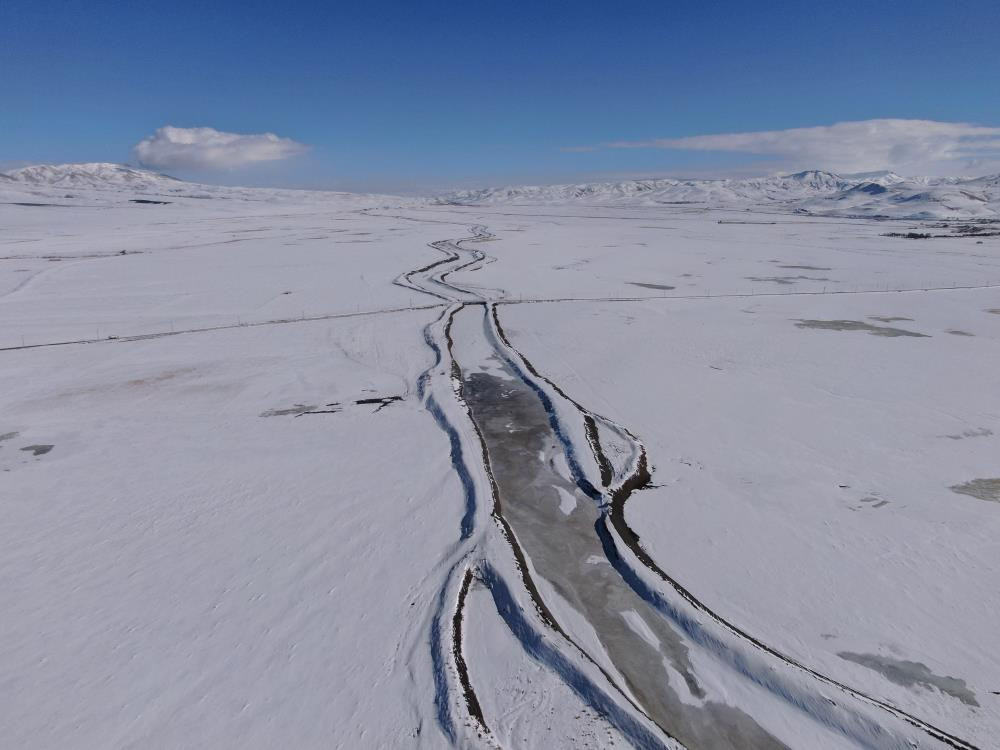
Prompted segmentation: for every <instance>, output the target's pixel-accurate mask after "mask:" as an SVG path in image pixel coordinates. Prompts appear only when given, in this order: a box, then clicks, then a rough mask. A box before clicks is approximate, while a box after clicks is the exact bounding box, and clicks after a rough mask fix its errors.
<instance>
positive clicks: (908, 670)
mask: <svg viewBox="0 0 1000 750" xmlns="http://www.w3.org/2000/svg"><path fill="white" fill-rule="evenodd" d="M837 656H839V657H840V658H841V659H844V660H846V661H851V662H854V663H855V664H860V665H861V666H862V667H866V668H868V669H872V670H874V671H876V672H880V673H881V674H882V676H883V677H885V678H886V679H887V680H889V682H894V683H895V684H897V685H902V686H903V687H913V686H914V685H920V686H921V687H925V688H932V687H933V688H937V689H938V690H940V691H941V692H942V693H944V694H946V695H950V696H951V697H952V698H957V699H958V700H960V701H962V703H964V704H965V705H967V706H978V705H979V703H978V702H976V695H975V693H973V692H972V691H971V690H970V689H969V686H968V685H966V684H965V680H960V679H958V678H957V677H944V676H941V675H936V674H934V673H933V672H931V670H930V668H928V666H927V665H926V664H921V663H920V662H918V661H907V660H906V659H891V658H889V657H888V656H879V655H878V654H855V653H851V652H850V651H839V652H838V653H837Z"/></svg>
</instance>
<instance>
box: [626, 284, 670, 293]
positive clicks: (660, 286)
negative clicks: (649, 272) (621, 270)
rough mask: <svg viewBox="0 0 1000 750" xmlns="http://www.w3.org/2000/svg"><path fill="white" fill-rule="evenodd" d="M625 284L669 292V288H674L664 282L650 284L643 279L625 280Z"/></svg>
mask: <svg viewBox="0 0 1000 750" xmlns="http://www.w3.org/2000/svg"><path fill="white" fill-rule="evenodd" d="M625 283H626V284H631V285H632V286H641V287H642V288H643V289H659V290H660V291H664V292H669V291H670V290H671V289H676V288H677V287H675V286H668V285H666V284H650V283H648V282H644V281H626V282H625Z"/></svg>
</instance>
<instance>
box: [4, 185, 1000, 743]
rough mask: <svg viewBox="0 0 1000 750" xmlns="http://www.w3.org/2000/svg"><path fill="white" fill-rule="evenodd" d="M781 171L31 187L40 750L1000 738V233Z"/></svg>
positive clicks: (7, 255)
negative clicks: (901, 216) (540, 185)
mask: <svg viewBox="0 0 1000 750" xmlns="http://www.w3.org/2000/svg"><path fill="white" fill-rule="evenodd" d="M845 180H846V181H848V182H850V181H851V180H853V181H854V183H852V184H853V185H854V186H855V187H856V186H857V185H858V184H861V185H865V184H878V185H881V186H883V187H885V188H886V192H884V193H881V192H878V191H875V190H869V191H868V192H866V193H865V196H866V197H865V199H864V200H865V201H881V202H882V203H881V205H882V206H883V208H880V209H879V210H875V209H874V208H871V207H870V208H871V210H868V209H864V210H856V209H857V205H863V204H857V205H854V204H851V205H852V206H853V207H852V208H851V210H850V211H849V212H850V213H855V214H859V215H860V214H867V215H868V217H869V218H867V219H858V218H854V219H846V218H836V217H834V216H833V215H832V214H834V213H838V212H839V213H844V212H842V211H839V208H837V207H834V208H831V207H830V206H831V205H833V204H834V203H837V205H840V204H843V202H844V201H846V200H848V199H846V198H844V199H841V198H836V197H831V196H837V195H840V194H841V193H844V192H850V191H851V190H852V189H853V188H852V185H846V186H845V184H843V183H844V182H845ZM782 181H784V183H788V185H792V187H794V193H795V195H794V196H793V197H791V198H788V199H787V200H786V199H776V198H773V197H768V195H772V196H773V195H774V194H776V193H775V191H778V190H786V189H788V190H791V189H792V187H788V186H787V185H786V187H782V184H783V183H782ZM804 182H806V183H814V186H813V187H805V188H803V187H801V183H804ZM945 182H946V181H937V182H935V183H934V184H927V185H925V187H926V189H927V190H926V191H925V192H927V191H931V193H933V195H935V196H937V195H940V194H942V193H939V192H935V191H947V190H952V189H955V190H960V191H961V190H968V189H971V188H969V186H968V184H965V183H961V185H960V186H959V187H955V185H959V183H958V182H957V181H956V182H955V184H954V185H952V186H951V187H948V186H947V185H946V184H945ZM981 182H982V183H983V187H982V191H983V194H987V193H988V194H989V196H992V197H989V198H988V199H987V201H986V204H985V205H987V206H988V207H991V208H990V210H993V211H994V212H995V209H996V204H995V195H996V193H995V187H996V186H995V184H993V186H992V187H990V181H989V180H988V179H983V180H981ZM993 182H994V183H995V179H994V181H993ZM749 183H750V181H742V182H741V186H740V187H739V190H740V191H744V192H743V193H740V194H738V195H737V192H738V191H737V192H734V188H733V187H732V186H731V185H729V186H728V187H726V190H727V191H728V192H727V193H726V195H721V194H719V195H715V196H714V197H713V196H711V195H707V194H705V193H704V189H705V188H699V189H701V190H703V193H702V198H699V201H701V202H700V203H697V204H693V203H670V202H664V201H665V199H664V198H663V197H662V196H661V198H660V199H659V200H648V198H649V195H648V192H649V191H646V190H639V191H638V192H637V193H636V194H635V195H633V196H632V197H629V196H627V195H626V194H625V193H627V192H628V191H627V190H619V191H618V197H617V198H616V199H615V200H607V199H606V198H607V189H606V186H603V187H602V186H585V188H586V189H584V190H582V191H577V192H576V193H571V192H567V191H562V192H560V190H557V189H544V190H542V189H539V190H535V191H530V190H529V191H526V190H523V189H522V190H519V191H517V193H516V194H509V195H507V197H505V198H502V199H501V197H500V196H499V193H497V192H493V193H490V192H489V191H483V192H481V193H478V194H472V193H466V194H464V195H462V196H449V197H448V201H451V202H447V201H412V200H410V201H408V200H402V199H398V198H392V197H388V196H351V195H347V194H334V193H321V192H305V191H278V190H257V189H241V188H216V187H208V186H195V185H190V184H188V183H183V182H180V181H174V180H171V179H169V178H163V177H161V176H157V175H153V174H151V173H147V172H142V171H141V170H129V169H127V168H121V167H117V166H115V165H73V166H70V167H60V168H54V169H53V168H49V169H40V168H29V169H28V170H26V171H25V170H22V171H20V172H17V173H12V174H11V175H10V176H9V177H7V178H6V179H0V243H2V244H3V251H2V253H0V255H2V256H3V257H2V258H0V295H2V296H0V323H2V325H0V348H2V350H0V357H2V358H3V368H2V369H0V378H2V390H0V469H2V471H0V485H2V492H0V495H2V497H3V499H4V501H5V511H6V512H5V513H4V520H3V523H2V525H0V607H2V609H3V611H4V613H5V614H4V617H3V618H2V620H0V628H2V630H0V632H2V634H3V636H4V637H3V639H2V641H0V666H2V671H3V674H4V676H5V679H4V680H3V681H2V682H0V706H2V708H0V726H3V727H4V730H5V737H6V738H7V740H6V741H7V743H9V744H10V745H11V746H16V747H30V748H57V747H58V748H63V747H68V746H69V747H81V748H86V747H95V748H96V747H101V748H104V747H241V748H244V747H273V746H275V745H277V744H285V745H288V746H292V747H329V746H336V747H412V746H419V747H429V748H436V747H441V746H450V745H454V746H463V747H464V746H482V747H494V746H502V747H526V748H531V747H544V746H557V747H564V746H565V747H570V746H573V747H576V746H579V747H606V746H615V747H620V746H623V745H629V744H632V745H636V746H644V747H677V746H682V745H683V746H687V747H690V748H722V747H732V748H745V747H781V746H788V747H795V748H816V747H876V748H883V747H884V748H896V747H913V746H918V747H928V748H930V747H949V746H950V747H962V748H969V747H980V748H987V747H996V746H997V742H996V738H997V737H998V736H1000V695H998V693H1000V658H998V656H997V655H998V654H1000V638H998V636H997V635H996V632H997V627H996V612H998V611H1000V589H998V587H997V585H996V580H997V575H998V572H1000V543H998V542H997V539H1000V459H998V456H1000V450H998V447H1000V445H998V441H1000V392H998V390H997V388H996V375H995V373H996V371H997V368H998V366H1000V237H996V236H992V235H991V233H990V231H989V230H991V229H993V228H995V226H996V225H993V224H989V223H982V224H977V225H975V228H974V230H972V233H974V234H976V235H978V236H960V235H963V234H969V231H968V230H963V229H962V228H961V226H962V225H961V224H955V223H949V222H945V223H944V224H943V225H942V224H941V219H942V217H943V214H942V213H941V211H942V210H943V209H941V207H942V206H944V205H945V204H946V203H947V201H950V200H951V199H950V198H948V199H942V200H941V201H937V200H936V199H935V200H934V201H932V200H931V199H930V198H928V197H926V196H925V197H922V198H918V199H916V200H914V201H911V202H910V203H911V204H913V203H921V202H923V203H925V204H927V205H925V206H924V207H923V208H920V209H919V211H917V212H916V213H911V214H907V216H910V217H911V218H908V219H906V220H896V221H886V220H875V219H873V218H871V217H872V216H874V215H892V214H893V210H894V208H893V207H894V206H897V205H899V204H900V203H902V202H903V199H902V198H900V199H899V200H897V197H898V196H904V197H905V195H906V191H908V190H915V189H916V186H917V183H916V182H915V181H913V180H904V179H903V178H898V177H896V176H893V175H875V176H872V175H866V176H860V177H851V178H842V177H836V176H825V175H823V174H822V173H810V174H809V175H808V176H792V177H789V178H768V179H767V180H762V181H760V182H759V184H758V185H757V187H756V188H753V186H752V185H750V184H749ZM678 184H680V183H678ZM633 185H634V184H633ZM795 185H798V187H795ZM666 187H667V186H660V188H657V189H658V190H659V189H666ZM688 187H689V188H690V185H688ZM675 189H679V188H675V187H670V190H675ZM686 189H687V188H686ZM751 189H755V190H757V192H756V193H754V194H753V195H750V194H749V193H746V192H745V191H749V190H751ZM990 190H993V191H994V192H992V193H990V192H989V191H990ZM809 191H814V192H813V193H812V194H811V195H812V197H809V195H810V193H809ZM824 191H825V192H824ZM595 195H599V198H597V199H592V197H593V196H595ZM894 196H895V197H894ZM458 198H461V200H458ZM136 200H139V201H146V202H140V203H137V202H134V201H136ZM675 200H681V199H679V198H675ZM969 200H970V201H972V202H976V201H975V200H974V199H969ZM148 201H159V202H156V203H150V202H148ZM473 201H478V202H479V204H478V205H470V204H471V203H472V202H473ZM712 201H715V203H712ZM810 201H816V202H820V203H822V206H820V207H818V208H817V207H811V208H809V207H808V206H809V202H810ZM928 201H930V202H929V203H928ZM935 201H936V202H935ZM990 201H994V202H993V203H990ZM457 203H461V204H463V205H456V204H457ZM597 204H600V205H597ZM931 204H933V206H932V207H931V208H927V206H929V205H931ZM948 205H950V204H948ZM970 205H971V204H970ZM885 206H888V207H889V208H888V209H886V208H885ZM826 209H829V210H826ZM925 209H926V210H927V211H929V213H920V212H922V211H925ZM932 209H933V210H932ZM806 211H809V212H810V213H806ZM970 216H975V217H978V218H988V214H987V213H984V212H980V213H975V212H971V210H969V211H967V210H966V206H965V204H964V203H963V204H962V205H961V206H960V207H959V208H958V209H956V210H955V211H954V212H953V213H952V214H951V215H948V216H946V217H944V218H953V219H962V218H967V217H970ZM921 217H926V218H921ZM910 232H913V233H917V234H932V235H942V236H933V237H930V238H927V239H906V238H902V237H888V236H884V235H886V234H889V233H897V234H906V233H910ZM463 238H465V239H464V240H463ZM430 243H435V244H434V245H433V246H432V245H431V244H430ZM394 282H398V283H394ZM359 402H360V403H359ZM588 420H589V422H588ZM647 465H648V468H649V470H650V474H651V476H649V477H648V480H647V478H646V477H645V475H644V471H645V468H644V467H646V466H647ZM619 512H620V515H617V516H616V513H619ZM632 532H634V533H635V534H636V535H637V537H638V538H637V539H631V537H630V534H631V533H632ZM581 555H582V557H580V556H581ZM681 592H683V593H681Z"/></svg>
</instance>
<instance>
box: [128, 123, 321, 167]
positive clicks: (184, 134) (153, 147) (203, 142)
mask: <svg viewBox="0 0 1000 750" xmlns="http://www.w3.org/2000/svg"><path fill="white" fill-rule="evenodd" d="M306 150H308V146H306V145H304V144H302V143H299V142H297V141H293V140H292V139H291V138H281V137H279V136H277V135H275V134H274V133H259V134H249V135H244V134H240V133H225V132H222V131H220V130H216V129H215V128H176V127H173V126H172V125H167V126H165V127H162V128H159V129H158V130H157V131H156V132H155V133H153V134H152V135H150V136H148V137H146V138H143V139H142V140H141V141H139V143H137V144H136V145H135V148H134V149H133V152H134V154H135V158H136V159H137V160H138V161H139V162H140V163H141V164H144V165H146V166H150V167H156V168H157V169H234V168H237V167H244V166H248V165H251V164H257V163H259V162H267V161H277V160H280V159H287V158H289V157H292V156H296V155H298V154H301V153H303V152H305V151H306Z"/></svg>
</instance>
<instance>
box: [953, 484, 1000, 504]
mask: <svg viewBox="0 0 1000 750" xmlns="http://www.w3.org/2000/svg"><path fill="white" fill-rule="evenodd" d="M948 489H950V490H951V491H952V492H955V493H957V494H959V495H968V496H969V497H974V498H976V499H977V500H989V501H991V502H994V503H1000V479H997V478H990V479H972V480H970V481H968V482H963V483H962V484H953V485H952V486H951V487H949V488H948Z"/></svg>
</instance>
